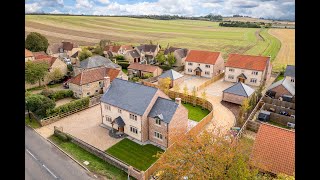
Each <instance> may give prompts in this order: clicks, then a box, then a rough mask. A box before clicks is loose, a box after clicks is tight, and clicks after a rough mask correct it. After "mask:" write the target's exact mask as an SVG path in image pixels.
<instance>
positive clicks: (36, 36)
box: [25, 32, 49, 52]
mask: <svg viewBox="0 0 320 180" xmlns="http://www.w3.org/2000/svg"><path fill="white" fill-rule="evenodd" d="M48 46H49V43H48V39H47V38H46V37H44V36H43V35H41V34H40V33H37V32H31V33H29V34H28V36H27V38H26V41H25V47H26V48H27V49H29V50H30V51H32V52H37V51H47V48H48Z"/></svg>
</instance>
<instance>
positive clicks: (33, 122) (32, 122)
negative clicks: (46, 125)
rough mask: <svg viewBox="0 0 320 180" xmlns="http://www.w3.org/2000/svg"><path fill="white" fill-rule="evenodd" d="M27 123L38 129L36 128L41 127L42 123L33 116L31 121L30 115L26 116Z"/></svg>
mask: <svg viewBox="0 0 320 180" xmlns="http://www.w3.org/2000/svg"><path fill="white" fill-rule="evenodd" d="M25 123H26V124H27V125H29V126H31V127H32V128H33V129H36V128H39V127H41V126H40V124H39V123H38V121H37V120H35V119H32V118H31V122H30V119H29V117H26V118H25Z"/></svg>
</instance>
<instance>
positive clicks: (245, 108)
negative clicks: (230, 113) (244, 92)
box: [238, 99, 251, 126]
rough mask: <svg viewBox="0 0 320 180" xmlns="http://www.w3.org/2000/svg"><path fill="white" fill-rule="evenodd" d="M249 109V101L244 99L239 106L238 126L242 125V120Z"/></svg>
mask: <svg viewBox="0 0 320 180" xmlns="http://www.w3.org/2000/svg"><path fill="white" fill-rule="evenodd" d="M250 109H251V106H250V101H249V99H245V100H243V102H242V105H241V106H240V111H239V118H238V124H239V125H240V126H242V125H243V123H244V119H245V114H246V113H247V112H248V111H249V110H250Z"/></svg>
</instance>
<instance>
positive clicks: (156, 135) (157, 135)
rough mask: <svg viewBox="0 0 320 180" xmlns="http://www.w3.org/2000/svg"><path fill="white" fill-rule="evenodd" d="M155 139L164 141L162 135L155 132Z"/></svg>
mask: <svg viewBox="0 0 320 180" xmlns="http://www.w3.org/2000/svg"><path fill="white" fill-rule="evenodd" d="M154 137H155V138H158V139H161V140H162V134H161V133H159V132H157V131H155V132H154Z"/></svg>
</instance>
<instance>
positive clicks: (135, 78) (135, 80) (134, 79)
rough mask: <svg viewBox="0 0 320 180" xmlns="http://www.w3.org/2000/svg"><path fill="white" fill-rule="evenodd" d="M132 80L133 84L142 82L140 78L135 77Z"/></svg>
mask: <svg viewBox="0 0 320 180" xmlns="http://www.w3.org/2000/svg"><path fill="white" fill-rule="evenodd" d="M131 80H132V81H133V82H138V81H139V80H140V78H139V77H133V78H132V79H131Z"/></svg>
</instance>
